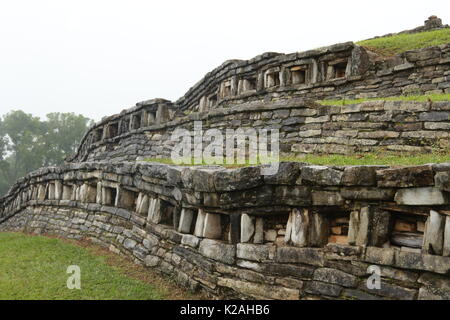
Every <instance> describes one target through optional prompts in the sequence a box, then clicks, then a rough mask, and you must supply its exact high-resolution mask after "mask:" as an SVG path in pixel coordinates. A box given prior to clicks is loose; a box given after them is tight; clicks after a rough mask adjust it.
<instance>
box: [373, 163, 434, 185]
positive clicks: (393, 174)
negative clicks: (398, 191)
mask: <svg viewBox="0 0 450 320" xmlns="http://www.w3.org/2000/svg"><path fill="white" fill-rule="evenodd" d="M377 180H378V186H379V187H382V188H391V187H396V188H408V187H428V186H433V185H434V174H433V169H432V167H431V166H430V165H424V166H416V167H406V168H399V169H384V170H378V171H377Z"/></svg>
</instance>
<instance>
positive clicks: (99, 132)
mask: <svg viewBox="0 0 450 320" xmlns="http://www.w3.org/2000/svg"><path fill="white" fill-rule="evenodd" d="M102 138H103V127H101V128H98V129H95V131H94V133H93V139H94V140H93V142H94V143H95V142H99V141H101V140H102Z"/></svg>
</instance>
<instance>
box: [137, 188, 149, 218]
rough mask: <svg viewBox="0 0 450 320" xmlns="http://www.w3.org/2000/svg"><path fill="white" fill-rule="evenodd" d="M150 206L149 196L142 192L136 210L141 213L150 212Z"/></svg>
mask: <svg viewBox="0 0 450 320" xmlns="http://www.w3.org/2000/svg"><path fill="white" fill-rule="evenodd" d="M148 206H149V198H148V196H147V195H146V194H142V193H140V194H139V197H138V200H137V204H136V212H137V213H138V214H140V215H146V214H147V213H148Z"/></svg>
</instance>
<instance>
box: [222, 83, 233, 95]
mask: <svg viewBox="0 0 450 320" xmlns="http://www.w3.org/2000/svg"><path fill="white" fill-rule="evenodd" d="M221 89H222V90H221V96H222V98H225V97H229V96H231V80H226V81H224V82H222V86H221Z"/></svg>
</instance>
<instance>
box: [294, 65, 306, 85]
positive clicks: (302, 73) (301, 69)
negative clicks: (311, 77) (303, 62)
mask: <svg viewBox="0 0 450 320" xmlns="http://www.w3.org/2000/svg"><path fill="white" fill-rule="evenodd" d="M307 76H308V67H307V66H295V67H292V68H291V83H292V84H293V85H297V84H306V83H308V81H307Z"/></svg>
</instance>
